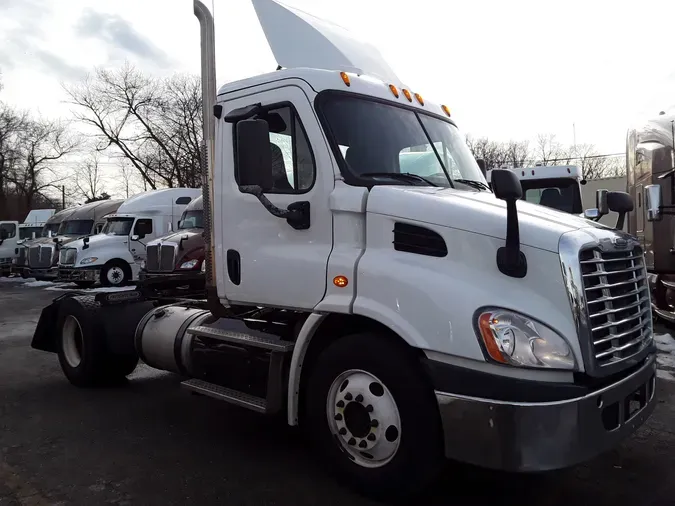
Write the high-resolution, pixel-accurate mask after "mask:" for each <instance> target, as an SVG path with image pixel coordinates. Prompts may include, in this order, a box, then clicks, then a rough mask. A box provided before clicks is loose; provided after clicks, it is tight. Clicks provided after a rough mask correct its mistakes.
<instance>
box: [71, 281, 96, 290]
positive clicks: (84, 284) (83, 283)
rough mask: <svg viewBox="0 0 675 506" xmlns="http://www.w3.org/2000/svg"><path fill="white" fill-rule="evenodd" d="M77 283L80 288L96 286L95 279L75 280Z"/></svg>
mask: <svg viewBox="0 0 675 506" xmlns="http://www.w3.org/2000/svg"><path fill="white" fill-rule="evenodd" d="M75 284H76V285H77V286H78V288H91V287H92V286H94V282H93V281H75Z"/></svg>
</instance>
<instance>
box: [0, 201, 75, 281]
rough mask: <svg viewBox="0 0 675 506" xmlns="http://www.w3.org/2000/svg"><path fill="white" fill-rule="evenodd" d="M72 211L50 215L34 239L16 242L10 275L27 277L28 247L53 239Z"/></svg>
mask: <svg viewBox="0 0 675 506" xmlns="http://www.w3.org/2000/svg"><path fill="white" fill-rule="evenodd" d="M73 211H74V208H70V209H64V210H62V211H59V212H57V213H55V214H52V216H51V217H49V218H48V219H47V221H46V222H45V224H44V225H43V226H42V229H41V230H40V233H39V234H38V235H37V236H36V237H35V238H26V239H23V240H19V241H18V242H17V254H16V257H15V258H14V259H12V268H11V273H12V274H18V275H20V276H21V277H24V278H25V277H28V272H27V268H28V251H29V248H30V246H31V245H34V244H41V243H42V242H46V243H48V242H49V241H51V240H52V238H53V237H56V234H57V232H58V230H59V227H60V226H61V222H62V221H63V220H64V219H65V218H67V217H68V216H70V215H71V214H72V212H73ZM31 235H32V234H31ZM19 243H20V244H19Z"/></svg>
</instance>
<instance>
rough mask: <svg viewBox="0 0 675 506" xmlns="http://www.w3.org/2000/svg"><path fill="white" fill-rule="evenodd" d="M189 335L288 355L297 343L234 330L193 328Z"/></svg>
mask: <svg viewBox="0 0 675 506" xmlns="http://www.w3.org/2000/svg"><path fill="white" fill-rule="evenodd" d="M187 333H188V334H192V335H195V336H201V337H209V338H211V339H218V340H220V341H226V342H228V343H233V344H240V345H242V346H252V347H255V348H263V349H266V350H270V351H273V352H281V353H287V352H289V351H293V347H294V346H295V343H292V342H290V341H282V340H280V339H269V338H266V337H260V336H255V335H252V334H244V333H242V332H235V331H232V330H225V329H218V328H214V327H205V326H199V327H192V328H189V329H187Z"/></svg>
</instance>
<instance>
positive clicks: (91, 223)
mask: <svg viewBox="0 0 675 506" xmlns="http://www.w3.org/2000/svg"><path fill="white" fill-rule="evenodd" d="M120 204H122V200H99V201H96V202H90V203H89V204H83V205H81V206H77V207H71V208H69V209H67V210H66V211H64V218H63V220H62V221H61V223H60V225H59V229H58V231H57V232H56V236H55V237H51V238H41V239H36V240H34V241H30V243H26V244H24V247H25V248H26V250H27V251H26V253H25V257H26V267H25V268H24V274H25V276H29V277H34V278H35V279H38V280H49V281H55V280H56V279H57V277H58V261H59V251H60V250H61V248H63V247H64V246H65V245H67V244H68V243H70V242H72V241H75V240H77V239H79V238H82V237H86V236H89V235H95V234H98V233H100V232H101V230H102V228H103V225H104V224H105V218H106V216H107V215H108V214H110V213H112V212H114V211H115V210H116V209H117V208H118V207H119V206H120Z"/></svg>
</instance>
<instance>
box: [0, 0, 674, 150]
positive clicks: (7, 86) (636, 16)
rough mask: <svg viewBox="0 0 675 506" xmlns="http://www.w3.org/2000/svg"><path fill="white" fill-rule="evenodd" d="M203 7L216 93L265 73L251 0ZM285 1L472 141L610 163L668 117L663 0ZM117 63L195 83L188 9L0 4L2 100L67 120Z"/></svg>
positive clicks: (102, 2) (267, 65) (81, 2)
mask: <svg viewBox="0 0 675 506" xmlns="http://www.w3.org/2000/svg"><path fill="white" fill-rule="evenodd" d="M207 1H210V0H207ZM212 1H213V4H214V10H215V21H216V68H217V81H218V86H220V85H222V84H223V83H225V82H229V81H232V80H236V79H242V78H246V77H248V76H251V75H255V74H260V73H264V72H269V71H273V70H274V69H275V68H276V62H275V61H274V58H273V56H272V53H271V51H270V49H269V47H268V45H267V41H266V39H265V37H264V34H263V32H262V29H261V28H260V26H259V24H258V22H257V18H256V16H255V11H254V10H253V7H252V4H251V2H250V0H212ZM284 3H285V4H287V5H289V6H293V7H296V8H298V9H301V10H304V11H306V12H309V13H311V14H313V15H315V16H318V17H321V18H324V19H328V20H330V21H332V22H334V23H337V24H339V25H341V26H343V27H345V28H347V29H348V30H350V31H353V32H354V33H356V34H357V35H359V36H361V37H362V38H365V39H366V40H368V41H369V42H371V43H372V44H373V45H375V46H376V47H377V48H378V49H379V50H380V52H381V53H382V54H383V56H384V57H385V59H386V60H387V61H388V62H389V64H390V65H391V67H392V68H393V69H394V70H395V71H396V73H397V74H398V75H399V77H401V78H402V80H403V81H404V82H406V83H407V84H409V85H410V86H411V88H412V90H413V91H415V92H419V93H421V94H422V95H423V96H424V97H425V98H427V99H430V100H433V101H436V102H439V103H444V104H447V105H448V106H449V107H450V108H451V110H452V112H453V118H454V119H455V120H456V121H457V123H458V125H459V127H460V129H461V130H462V131H463V132H464V133H470V134H472V135H474V136H488V137H489V138H492V139H495V140H501V141H507V140H523V139H532V138H534V137H535V136H536V135H537V134H538V133H546V134H548V133H553V134H555V135H556V136H557V138H558V140H560V141H561V142H563V143H569V144H571V143H572V141H573V134H574V131H576V141H577V142H578V143H592V144H595V145H596V146H597V148H598V151H599V152H601V153H621V152H623V151H624V149H625V146H624V143H625V136H626V129H627V128H628V127H629V126H630V125H631V124H632V123H633V122H636V121H639V120H641V119H643V118H646V117H651V116H655V115H657V114H658V112H659V111H661V110H665V111H667V112H671V111H674V110H675V93H673V90H675V59H673V57H672V55H673V52H674V50H675V44H674V42H675V38H674V36H673V35H672V29H671V28H669V25H671V24H672V22H671V20H672V19H674V18H675V2H673V1H672V0H661V1H654V0H642V1H641V2H640V3H638V2H617V1H604V0H584V1H577V0H567V1H565V2H562V1H542V0H535V1H529V0H509V1H499V0H495V1H483V0H461V1H459V0H414V1H406V0H400V1H398V2H392V1H391V0H340V1H336V0H285V1H284ZM638 5H639V7H637V6H638ZM125 60H128V61H130V62H132V63H134V64H135V65H136V66H137V67H139V68H141V69H143V70H144V71H146V72H148V73H151V74H155V75H170V74H172V73H173V72H185V71H187V72H193V73H195V74H197V73H199V24H198V21H197V19H196V18H195V17H194V16H193V14H192V0H0V73H1V74H2V76H1V79H2V82H3V84H4V89H3V90H2V91H0V100H3V101H5V102H8V103H10V104H13V105H16V106H17V107H20V108H25V109H31V110H33V111H34V112H36V113H39V114H42V115H44V116H47V117H59V116H66V115H68V112H69V110H70V106H69V105H68V104H66V103H64V100H65V95H64V93H63V91H62V88H61V83H63V82H65V83H68V82H72V81H75V80H78V79H81V78H82V77H83V76H85V75H86V73H87V72H89V71H91V70H92V69H93V68H94V67H95V66H101V67H117V66H119V65H121V64H122V63H123V62H124V61H125ZM573 125H574V127H573Z"/></svg>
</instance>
